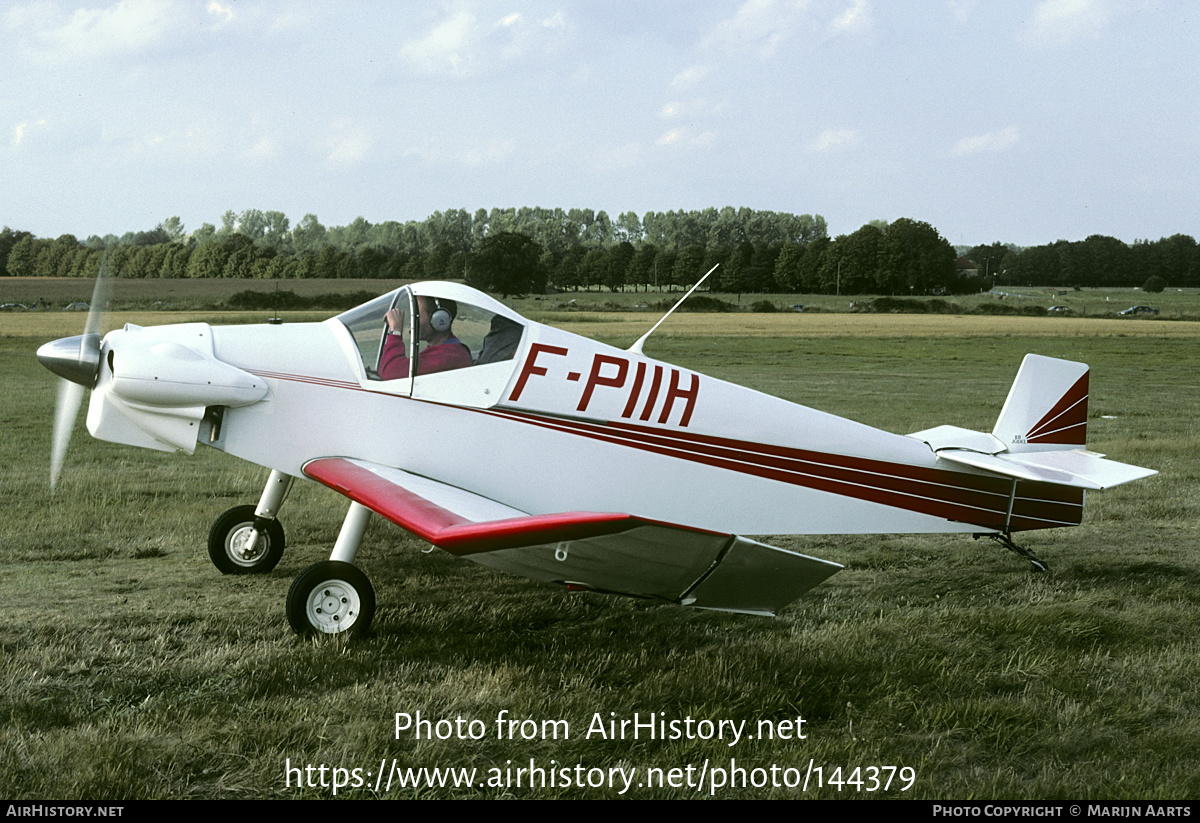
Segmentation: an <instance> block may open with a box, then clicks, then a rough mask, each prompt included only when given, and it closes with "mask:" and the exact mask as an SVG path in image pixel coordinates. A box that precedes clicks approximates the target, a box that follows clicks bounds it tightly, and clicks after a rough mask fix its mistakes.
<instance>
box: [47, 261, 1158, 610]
mask: <svg viewBox="0 0 1200 823" xmlns="http://www.w3.org/2000/svg"><path fill="white" fill-rule="evenodd" d="M93 305H96V301H93ZM644 339H645V338H643V340H644ZM641 343H642V341H640V340H639V341H638V343H636V344H634V346H632V347H631V348H630V349H628V350H622V349H618V348H614V347H612V346H608V345H605V344H603V343H599V342H596V341H594V340H590V339H586V338H583V337H579V336H577V335H574V334H570V333H568V332H566V331H562V330H560V329H557V328H552V327H550V326H546V325H543V324H541V323H536V322H533V321H530V320H527V319H526V318H524V317H522V316H521V315H520V314H518V313H516V312H514V311H513V310H511V309H509V308H508V307H506V306H505V305H503V304H501V303H500V302H498V301H497V300H494V299H492V298H491V297H488V296H487V295H485V294H483V293H481V292H479V291H476V290H475V289H472V288H469V287H467V286H464V285H461V284H458V283H449V282H428V283H418V284H414V285H409V286H404V287H402V288H399V289H397V290H395V291H392V292H390V293H388V294H385V295H383V296H381V297H379V298H377V299H374V300H371V301H370V302H368V303H365V304H363V305H361V306H359V307H357V308H355V309H352V310H350V311H347V312H345V313H343V314H339V315H337V316H336V317H333V318H330V319H329V320H326V321H324V322H322V323H297V324H261V325H245V326H211V325H208V324H206V323H184V324H180V325H168V326H157V327H146V328H143V327H139V326H135V325H126V326H125V327H124V328H122V329H119V330H116V331H112V332H110V333H108V334H107V335H105V336H104V337H103V338H101V336H100V335H99V334H98V331H97V328H96V323H95V322H94V321H93V319H92V318H91V317H89V319H88V328H87V331H86V333H85V334H84V335H82V336H79V337H73V338H67V339H63V340H57V341H54V342H52V343H47V344H46V345H44V346H43V347H41V349H39V351H38V358H39V360H40V361H41V362H42V363H43V364H44V365H45V366H46V367H47V368H49V369H50V370H51V371H54V372H55V373H57V374H59V375H60V376H62V377H64V378H65V379H66V380H68V381H71V384H70V385H69V390H68V391H67V392H65V393H64V394H63V395H60V413H59V416H58V421H57V423H56V434H55V449H54V459H53V464H54V466H53V470H52V477H53V476H55V475H56V474H57V471H58V469H59V468H61V463H62V454H63V451H64V449H65V442H66V438H67V437H68V436H69V431H70V428H71V425H72V421H73V420H74V413H75V412H74V409H77V408H78V405H79V403H80V402H81V399H82V394H81V393H82V391H83V388H89V389H91V400H90V403H89V407H88V415H87V426H88V430H89V431H90V432H91V434H92V435H93V436H95V437H97V438H100V439H103V440H108V441H112V442H116V443H123V444H128V445H131V446H141V447H144V448H149V449H159V450H163V451H182V452H187V453H189V454H190V453H192V452H193V451H194V450H195V448H196V446H197V445H204V446H207V447H209V448H213V449H218V450H220V451H224V452H227V453H229V454H231V455H235V456H237V457H240V458H242V459H245V460H249V461H251V462H253V463H256V464H258V465H261V466H263V467H265V468H268V469H270V476H269V478H268V480H267V483H266V487H265V489H264V491H263V493H262V495H261V498H260V499H259V501H258V503H257V505H249V504H248V505H244V506H238V507H236V508H233V509H230V510H229V511H227V512H225V513H224V514H222V515H221V516H220V517H218V518H217V520H216V522H215V523H214V525H213V527H212V530H211V533H210V535H209V545H208V548H209V554H210V556H211V558H212V561H213V563H214V564H215V565H216V567H217V568H218V569H220V570H221V571H222V572H224V573H227V574H241V573H255V572H267V571H270V570H271V569H273V568H274V567H275V565H276V563H278V562H279V559H280V556H281V555H282V553H283V551H284V531H283V527H282V526H281V524H280V521H279V512H280V508H281V506H282V504H283V502H284V499H285V497H286V495H287V491H288V489H289V487H290V486H291V484H292V483H293V481H294V480H295V479H296V478H308V479H310V480H314V481H316V482H318V483H322V484H324V485H325V486H328V487H329V488H331V489H333V490H334V491H336V492H338V493H340V494H342V495H345V496H346V497H347V498H349V499H350V501H351V502H350V504H349V510H348V512H347V514H346V517H345V521H344V523H343V525H342V527H341V531H340V533H339V534H338V537H337V540H336V542H335V544H334V547H333V551H332V553H331V555H330V558H329V560H326V561H322V562H319V563H316V564H314V565H312V566H310V567H308V568H307V569H305V570H304V571H303V572H302V573H301V574H300V575H299V576H298V577H297V578H296V579H295V581H294V583H293V584H292V586H291V589H290V591H289V592H288V597H287V617H288V621H289V622H290V623H291V625H292V627H293V628H294V629H295V630H296V631H298V632H302V633H303V632H325V633H338V632H352V633H361V632H364V631H366V629H367V628H368V626H369V625H370V623H371V619H372V617H373V615H374V609H375V594H374V591H373V589H372V586H371V583H370V581H369V580H368V579H367V577H366V575H365V574H363V572H362V571H361V570H360V569H359V568H358V567H357V566H355V565H354V560H355V557H356V555H357V553H358V550H359V546H360V543H361V542H362V537H363V533H364V530H365V528H366V525H367V522H368V520H369V518H370V517H371V515H372V513H374V514H378V515H380V516H382V517H385V518H387V519H388V520H390V521H392V522H394V523H396V524H398V525H399V526H401V527H402V528H404V529H407V530H408V531H410V532H412V533H413V534H415V535H417V536H418V537H420V538H422V539H424V540H426V541H428V542H429V543H432V544H433V545H434V546H437V547H438V548H440V549H443V550H445V551H447V552H450V553H452V554H455V555H460V556H462V557H466V558H468V559H470V560H474V561H476V562H478V563H482V564H484V565H486V566H490V567H493V568H496V569H502V570H505V571H509V572H515V573H517V574H521V575H526V576H528V577H531V578H534V579H537V580H542V581H550V582H555V583H559V584H563V585H565V586H568V587H571V588H575V589H584V590H594V591H602V592H610V593H617V594H625V595H632V596H637V597H645V598H653V599H657V600H661V601H668V602H673V603H678V604H682V605H687V606H694V607H699V608H705V609H718V610H727V611H734V612H745V613H752V614H767V615H771V614H774V613H775V612H777V611H778V610H779V609H780V608H782V607H783V606H785V605H786V604H788V603H789V602H791V601H792V600H793V599H795V598H796V597H798V596H799V595H801V594H802V593H803V592H805V591H807V590H808V589H810V588H811V587H813V586H815V585H817V584H818V583H820V582H821V581H823V580H825V579H826V578H827V577H829V576H830V575H832V574H834V573H835V572H836V571H838V570H839V569H840V568H842V567H841V566H840V565H838V564H837V563H833V562H829V561H827V560H821V559H817V558H813V557H807V556H805V555H802V554H799V553H796V552H793V551H789V550H787V549H783V548H779V547H775V546H770V545H767V544H765V543H762V542H759V541H756V540H754V539H751V538H750V537H747V535H766V534H774V535H779V534H874V533H946V532H957V533H963V534H973V535H976V536H980V535H986V536H989V537H992V538H994V539H996V540H997V541H999V542H1000V543H1001V544H1003V545H1004V546H1006V547H1007V548H1010V549H1012V550H1014V551H1017V552H1018V553H1020V554H1022V555H1024V556H1026V557H1027V558H1028V559H1029V560H1030V562H1031V563H1033V564H1034V565H1035V566H1037V567H1044V564H1042V563H1041V561H1040V560H1038V559H1037V558H1036V557H1034V556H1033V555H1032V554H1031V553H1030V552H1028V551H1027V550H1025V549H1024V548H1022V547H1020V546H1018V545H1017V544H1016V543H1015V542H1014V541H1013V538H1012V535H1013V534H1014V533H1016V532H1020V531H1025V530H1031V529H1045V528H1055V527H1060V526H1073V525H1077V524H1079V523H1080V522H1081V519H1082V516H1083V506H1084V499H1085V496H1086V494H1087V492H1088V491H1089V490H1095V489H1103V488H1107V487H1110V486H1115V485H1118V484H1121V483H1127V482H1129V481H1132V480H1137V479H1139V478H1143V477H1147V476H1149V475H1152V474H1154V473H1155V472H1153V471H1151V470H1149V469H1143V468H1139V467H1137V466H1130V465H1126V464H1123V463H1118V462H1115V461H1111V460H1107V459H1105V458H1104V456H1103V455H1099V454H1095V453H1092V452H1089V451H1087V450H1086V448H1085V435H1086V430H1087V407H1088V367H1087V366H1086V365H1084V364H1082V363H1075V362H1069V361H1065V360H1057V359H1052V358H1048V357H1042V356H1038V355H1034V354H1030V355H1028V356H1027V357H1026V358H1025V360H1024V362H1023V363H1022V364H1021V367H1020V370H1019V371H1018V373H1017V377H1016V380H1015V382H1014V383H1013V386H1012V389H1011V391H1010V392H1009V395H1008V399H1007V401H1006V402H1005V403H1004V406H1003V408H1002V409H1001V411H1000V415H999V418H998V420H997V422H996V424H995V426H994V428H993V429H992V431H991V432H990V433H988V432H980V431H970V430H967V429H961V428H957V427H954V426H939V427H937V428H932V429H928V430H926V431H920V432H916V433H914V434H909V435H897V434H891V433H888V432H885V431H881V430H879V429H875V428H872V427H870V426H866V425H863V424H860V423H856V422H853V421H850V420H846V419H843V418H840V417H836V416H834V415H831V414H826V413H824V412H820V411H817V410H815V409H811V408H807V407H804V406H800V405H796V404H793V403H790V402H787V401H784V400H781V399H778V398H775V397H771V396H769V395H765V394H762V393H759V392H757V391H753V390H750V389H747V388H743V387H741V386H737V385H734V384H732V383H729V382H726V381H723V380H717V379H714V378H712V377H708V376H706V375H703V374H699V373H697V372H694V371H691V370H689V369H684V368H680V367H678V366H673V365H670V364H668V363H664V362H660V361H658V360H654V359H653V358H650V357H647V356H645V355H643V354H642V353H641V349H642V345H641ZM72 404H74V409H73V408H72Z"/></svg>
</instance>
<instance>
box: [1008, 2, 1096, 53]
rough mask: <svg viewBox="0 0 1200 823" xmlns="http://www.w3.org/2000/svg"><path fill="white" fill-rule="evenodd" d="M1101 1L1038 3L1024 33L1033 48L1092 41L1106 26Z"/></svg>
mask: <svg viewBox="0 0 1200 823" xmlns="http://www.w3.org/2000/svg"><path fill="white" fill-rule="evenodd" d="M1108 18H1109V13H1108V8H1107V6H1106V3H1105V2H1104V0H1042V2H1040V3H1038V5H1037V7H1036V8H1035V9H1034V10H1033V17H1032V19H1030V20H1029V22H1028V23H1026V26H1025V33H1026V36H1027V38H1028V39H1029V40H1031V41H1032V42H1033V43H1035V44H1037V45H1058V44H1062V43H1068V42H1071V41H1073V40H1079V39H1083V38H1090V39H1093V40H1094V39H1096V38H1098V37H1099V36H1100V32H1101V31H1102V30H1103V29H1104V27H1105V26H1106V25H1108Z"/></svg>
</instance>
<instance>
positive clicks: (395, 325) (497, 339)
mask: <svg viewBox="0 0 1200 823" xmlns="http://www.w3.org/2000/svg"><path fill="white" fill-rule="evenodd" d="M336 319H337V320H338V321H340V322H341V323H342V325H344V326H345V327H346V328H347V329H348V330H349V332H350V334H351V336H352V337H353V338H354V343H355V346H356V347H357V348H358V353H359V356H360V357H361V358H362V365H363V370H364V372H365V374H366V377H367V379H368V380H373V381H392V380H407V379H411V378H414V377H417V376H418V375H429V374H435V373H441V372H446V371H455V370H458V369H463V368H469V367H476V366H485V365H489V364H493V363H502V362H505V361H508V360H512V359H513V357H514V356H515V355H516V352H517V349H518V347H519V345H520V342H521V336H522V334H523V333H524V331H525V321H524V319H523V318H522V317H521V316H520V315H518V314H516V313H515V312H513V311H511V310H510V309H508V308H507V307H505V306H504V305H503V304H501V303H499V302H497V301H496V300H493V299H492V298H490V297H488V296H487V295H485V294H483V293H482V292H478V291H476V290H475V289H472V288H469V287H467V286H463V285H462V284H459V283H443V282H429V283H415V284H413V285H410V286H404V287H402V288H399V289H396V290H395V291H392V292H389V293H387V294H385V295H382V296H380V297H377V298H375V299H374V300H372V301H370V302H369V303H364V304H363V305H361V306H358V307H356V308H353V309H351V310H350V311H347V312H344V313H342V314H339V315H338V316H337V318H336ZM413 341H416V345H415V346H414V345H413Z"/></svg>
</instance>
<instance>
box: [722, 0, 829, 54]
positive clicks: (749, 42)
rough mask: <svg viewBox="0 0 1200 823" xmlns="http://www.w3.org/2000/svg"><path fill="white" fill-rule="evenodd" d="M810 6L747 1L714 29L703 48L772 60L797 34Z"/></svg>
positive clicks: (794, 0) (804, 0)
mask: <svg viewBox="0 0 1200 823" xmlns="http://www.w3.org/2000/svg"><path fill="white" fill-rule="evenodd" d="M808 5H809V4H808V0H746V2H744V3H742V5H741V6H740V7H738V10H737V12H736V13H735V14H734V15H733V17H731V18H729V19H727V20H722V21H721V22H720V23H717V25H715V26H714V27H713V28H712V30H711V31H710V32H709V33H708V35H707V36H706V37H705V38H704V41H703V43H702V44H701V45H702V47H703V48H712V47H716V48H723V49H730V50H738V51H741V50H750V51H754V52H757V53H758V55H759V56H760V57H762V58H768V57H771V56H772V55H773V54H775V52H776V51H777V50H778V49H779V47H780V45H781V44H782V43H783V42H784V41H785V40H786V39H787V38H788V37H789V36H790V35H791V34H792V32H793V31H795V29H796V27H797V25H798V24H799V22H800V20H801V18H802V17H803V15H804V13H805V11H807V9H808Z"/></svg>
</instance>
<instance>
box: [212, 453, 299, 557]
mask: <svg viewBox="0 0 1200 823" xmlns="http://www.w3.org/2000/svg"><path fill="white" fill-rule="evenodd" d="M294 479H295V478H293V477H291V476H290V475H286V474H284V473H283V472H279V471H272V472H271V477H270V478H269V479H268V480H267V487H266V488H265V489H263V493H262V497H261V498H260V499H259V501H258V506H234V507H233V508H232V509H230V510H229V511H227V512H225V513H224V514H222V515H221V516H220V517H218V518H217V520H216V522H215V523H213V527H212V529H211V530H210V531H209V533H208V556H209V559H210V560H212V562H213V565H214V566H216V567H217V568H218V569H220V570H221V573H222V574H265V573H266V572H269V571H271V569H273V568H275V564H276V563H278V562H279V558H281V557H282V556H283V547H284V537H283V526H282V525H281V524H280V523H279V520H278V519H276V515H277V514H278V513H279V509H280V507H281V506H282V505H283V501H284V498H286V497H287V493H288V490H289V489H291V487H292V480H294Z"/></svg>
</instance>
